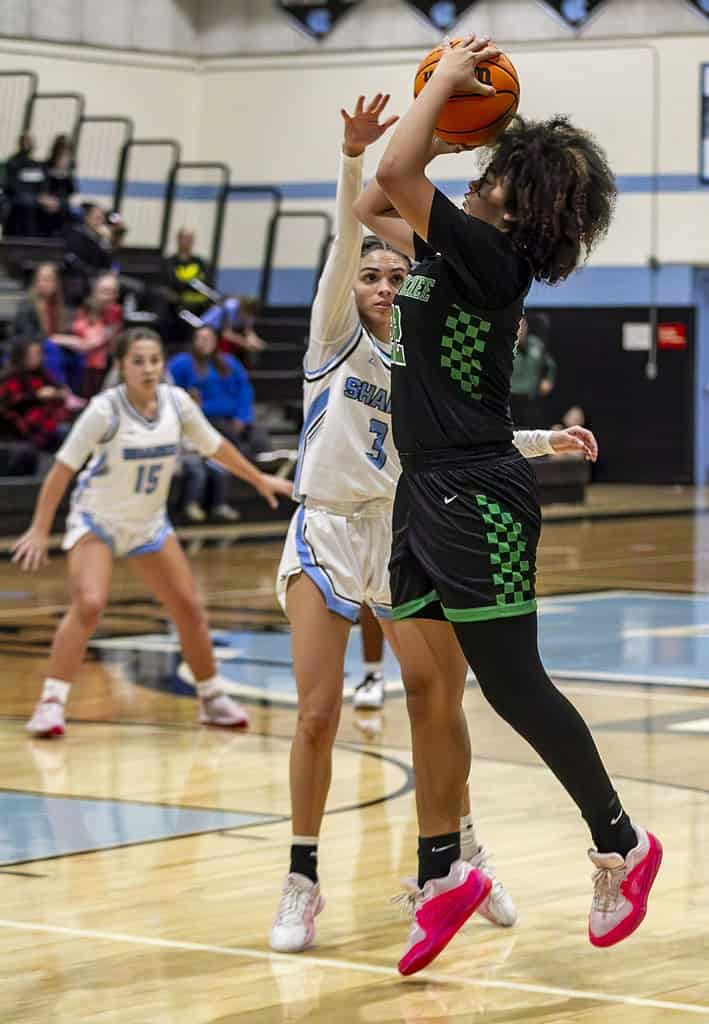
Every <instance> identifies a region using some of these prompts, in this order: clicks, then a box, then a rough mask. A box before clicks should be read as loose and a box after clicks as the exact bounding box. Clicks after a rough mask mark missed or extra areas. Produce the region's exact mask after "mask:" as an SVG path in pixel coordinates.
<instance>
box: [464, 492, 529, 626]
mask: <svg viewBox="0 0 709 1024" xmlns="http://www.w3.org/2000/svg"><path fill="white" fill-rule="evenodd" d="M475 500H476V501H477V503H478V507H479V508H481V509H482V510H483V511H482V517H483V522H484V523H485V525H486V526H487V542H488V544H489V545H490V562H491V563H492V581H493V583H494V584H495V591H496V601H497V605H498V607H502V608H506V607H509V606H510V605H516V604H522V603H523V602H525V601H529V600H530V598H531V594H532V581H531V580H530V578H529V562H528V561H527V559H525V557H524V553H525V551H526V549H527V542H526V540H525V539H524V537H523V536H522V524H521V523H518V522H516V520H515V519H513V517H512V516H511V515H510V513H509V512H503V510H502V509H501V508H500V506H499V505H498V504H497V502H495V501H490V499H489V498H486V497H485V495H484V494H476V495H475Z"/></svg>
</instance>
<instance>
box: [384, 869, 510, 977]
mask: <svg viewBox="0 0 709 1024" xmlns="http://www.w3.org/2000/svg"><path fill="white" fill-rule="evenodd" d="M491 888H492V881H491V880H490V878H488V876H487V875H485V874H484V873H483V872H482V871H479V870H478V869H477V868H474V867H473V866H472V864H470V863H469V862H468V861H465V860H457V861H455V862H454V863H453V864H452V865H451V869H450V871H449V872H448V875H447V876H446V877H445V878H431V879H429V881H428V882H426V884H425V885H424V887H423V889H419V888H418V887H417V886H415V885H412V886H411V890H412V891H411V892H410V894H409V895H408V896H406V897H404V898H405V899H407V900H408V902H409V907H410V911H411V914H412V916H413V923H412V925H411V930H410V931H409V939H408V945H407V947H406V952H405V953H404V955H403V956H402V958H401V960H400V961H399V973H400V974H415V973H416V971H420V970H423V968H424V967H427V966H428V965H429V964H430V963H431V961H432V960H434V959H435V958H436V957H437V956H438V954H439V953H440V952H441V950H442V949H445V947H446V946H447V945H448V943H449V942H450V940H451V939H452V938H453V936H454V935H455V933H456V932H457V931H458V930H459V929H460V928H461V927H462V926H463V925H464V924H465V922H466V921H467V920H468V918H469V917H470V915H471V914H472V913H473V912H474V911H475V910H477V908H478V907H479V906H480V904H481V903H482V901H483V900H484V899H485V897H486V896H487V895H488V894H489V892H490V889H491Z"/></svg>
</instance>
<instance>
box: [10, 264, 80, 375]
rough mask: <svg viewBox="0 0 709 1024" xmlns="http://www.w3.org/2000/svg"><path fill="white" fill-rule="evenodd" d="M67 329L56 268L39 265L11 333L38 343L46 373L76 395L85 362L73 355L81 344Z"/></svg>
mask: <svg viewBox="0 0 709 1024" xmlns="http://www.w3.org/2000/svg"><path fill="white" fill-rule="evenodd" d="M70 327H71V317H70V315H69V313H68V311H67V309H66V307H65V305H64V295H63V292H62V285H61V280H60V278H59V273H58V271H57V268H56V266H55V265H54V264H53V263H40V264H39V266H38V267H37V269H36V270H35V272H34V276H33V278H32V284H31V286H30V289H29V292H28V293H27V298H26V299H24V300H23V301H22V302H21V303H20V305H19V306H18V307H17V312H16V313H15V323H14V328H13V333H14V334H15V335H18V336H25V337H29V338H37V339H40V340H41V341H42V342H43V344H44V362H45V366H46V367H47V369H48V370H50V372H51V373H52V374H53V375H54V376H55V377H56V379H57V380H58V381H59V382H60V383H61V384H67V385H68V386H69V388H70V389H71V391H73V392H76V393H78V392H80V391H81V388H82V384H83V377H84V359H83V356H82V355H81V354H80V353H79V352H77V351H76V350H77V348H78V347H79V345H80V342H79V339H78V338H77V337H76V336H75V335H73V334H71V332H70Z"/></svg>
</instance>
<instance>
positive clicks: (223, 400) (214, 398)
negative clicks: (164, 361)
mask: <svg viewBox="0 0 709 1024" xmlns="http://www.w3.org/2000/svg"><path fill="white" fill-rule="evenodd" d="M168 369H169V371H170V373H171V374H172V376H173V379H174V381H175V384H177V385H178V387H182V388H185V390H186V391H189V393H190V394H191V395H192V397H193V398H194V399H195V401H196V402H198V403H199V404H200V405H201V406H202V412H203V413H204V415H205V416H206V417H207V419H208V420H209V421H210V423H211V424H212V425H213V426H214V427H216V429H217V430H219V431H220V432H221V433H223V434H224V436H225V437H228V439H229V440H230V441H231V442H232V444H234V445H236V447H237V448H238V449H239V450H240V451H241V452H243V454H244V455H246V456H247V458H250V459H252V460H253V459H254V458H255V457H256V456H257V455H259V454H260V453H261V452H267V451H270V450H271V442H270V439H269V437H268V434H267V433H266V431H265V430H263V428H261V427H258V426H257V425H256V424H255V423H254V392H253V388H252V386H251V381H250V380H249V377H248V374H247V373H246V370H245V369H244V367H243V366H242V364H241V363H240V362H239V360H238V359H235V358H234V357H233V356H230V355H228V354H226V353H224V352H220V351H219V349H218V348H217V335H216V332H215V331H214V329H213V328H212V327H207V326H204V327H198V328H197V329H196V330H195V332H194V335H193V337H192V350H191V351H190V352H181V353H180V354H179V355H176V356H174V357H173V358H172V359H171V360H170V362H169V364H168Z"/></svg>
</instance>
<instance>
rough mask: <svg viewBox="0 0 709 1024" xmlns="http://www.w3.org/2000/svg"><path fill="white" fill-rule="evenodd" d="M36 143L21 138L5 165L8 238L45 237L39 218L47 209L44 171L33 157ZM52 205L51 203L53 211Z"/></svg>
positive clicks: (6, 227) (30, 138)
mask: <svg viewBox="0 0 709 1024" xmlns="http://www.w3.org/2000/svg"><path fill="white" fill-rule="evenodd" d="M33 151H34V139H33V138H32V136H31V135H30V133H29V132H23V133H22V135H20V139H19V144H18V150H17V152H16V153H15V154H14V156H11V157H10V159H9V160H8V161H7V163H6V164H5V192H6V194H7V198H8V201H9V207H10V209H9V216H8V218H7V221H6V222H5V228H4V232H5V234H6V235H8V236H9V235H15V236H19V237H25V238H32V237H35V236H37V235H41V234H42V228H41V224H40V216H41V213H42V211H43V209H44V208H45V207H46V205H47V198H46V195H45V193H46V174H45V171H44V167H43V165H42V164H41V163H39V161H38V160H35V159H34V158H33V156H32V153H33ZM52 205H53V204H52V203H49V206H50V207H51V206H52Z"/></svg>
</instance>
